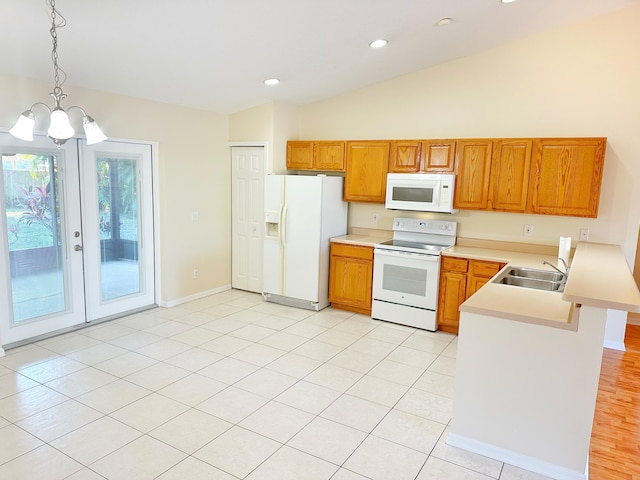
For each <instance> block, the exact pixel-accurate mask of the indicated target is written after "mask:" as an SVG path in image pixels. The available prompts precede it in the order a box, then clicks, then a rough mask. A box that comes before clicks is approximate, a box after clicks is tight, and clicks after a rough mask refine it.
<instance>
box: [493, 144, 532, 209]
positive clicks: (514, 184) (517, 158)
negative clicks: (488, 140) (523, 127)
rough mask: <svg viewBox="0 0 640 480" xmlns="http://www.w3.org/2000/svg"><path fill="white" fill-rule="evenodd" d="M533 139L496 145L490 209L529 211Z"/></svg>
mask: <svg viewBox="0 0 640 480" xmlns="http://www.w3.org/2000/svg"><path fill="white" fill-rule="evenodd" d="M532 144H533V141H532V140H531V139H522V140H517V139H500V140H495V141H494V144H493V159H492V161H491V186H490V190H489V191H490V194H489V207H490V208H491V209H492V210H499V211H504V212H524V211H525V210H526V208H527V191H528V187H529V170H530V167H531V146H532Z"/></svg>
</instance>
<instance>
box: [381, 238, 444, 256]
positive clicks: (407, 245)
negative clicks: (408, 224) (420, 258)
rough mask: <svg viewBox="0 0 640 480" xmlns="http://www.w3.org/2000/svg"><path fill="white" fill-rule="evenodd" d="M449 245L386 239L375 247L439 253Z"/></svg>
mask: <svg viewBox="0 0 640 480" xmlns="http://www.w3.org/2000/svg"><path fill="white" fill-rule="evenodd" d="M449 246H450V245H429V244H425V243H418V242H408V241H406V240H387V241H386V242H382V243H380V244H378V245H377V247H382V248H384V247H393V248H394V250H404V251H408V252H413V251H418V252H420V253H432V254H434V255H438V254H440V252H442V251H443V250H445V249H447V248H449Z"/></svg>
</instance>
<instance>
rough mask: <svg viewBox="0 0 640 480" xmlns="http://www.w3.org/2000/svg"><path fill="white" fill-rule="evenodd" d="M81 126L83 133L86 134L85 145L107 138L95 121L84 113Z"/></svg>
mask: <svg viewBox="0 0 640 480" xmlns="http://www.w3.org/2000/svg"><path fill="white" fill-rule="evenodd" d="M82 127H83V128H84V134H85V135H86V136H87V145H93V144H96V143H100V142H102V141H104V140H106V139H107V136H106V135H105V134H104V133H103V132H102V130H101V129H100V127H99V126H98V124H97V123H96V121H95V120H94V119H93V118H91V117H90V116H89V115H85V116H84V118H83V119H82Z"/></svg>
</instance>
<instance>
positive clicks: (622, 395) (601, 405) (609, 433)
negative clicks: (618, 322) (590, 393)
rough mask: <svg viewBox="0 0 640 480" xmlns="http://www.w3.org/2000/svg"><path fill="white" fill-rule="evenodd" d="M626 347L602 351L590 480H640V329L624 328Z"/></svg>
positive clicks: (638, 327)
mask: <svg viewBox="0 0 640 480" xmlns="http://www.w3.org/2000/svg"><path fill="white" fill-rule="evenodd" d="M625 345H626V347H627V351H626V352H619V351H616V350H610V349H607V348H605V349H604V355H603V357H602V371H601V373H600V384H599V388H598V397H597V401H596V412H595V417H594V421H593V431H592V434H591V448H590V455H589V480H618V479H620V480H640V326H638V325H627V333H626V338H625Z"/></svg>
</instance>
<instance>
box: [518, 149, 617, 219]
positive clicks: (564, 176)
mask: <svg viewBox="0 0 640 480" xmlns="http://www.w3.org/2000/svg"><path fill="white" fill-rule="evenodd" d="M606 144H607V141H606V138H575V139H540V140H536V141H534V144H533V161H532V166H531V168H532V171H531V176H530V183H529V208H530V211H531V212H532V213H544V214H550V215H571V216H575V217H593V218H595V217H597V216H598V203H599V201H600V186H601V183H602V171H603V167H604V154H605V150H606Z"/></svg>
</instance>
